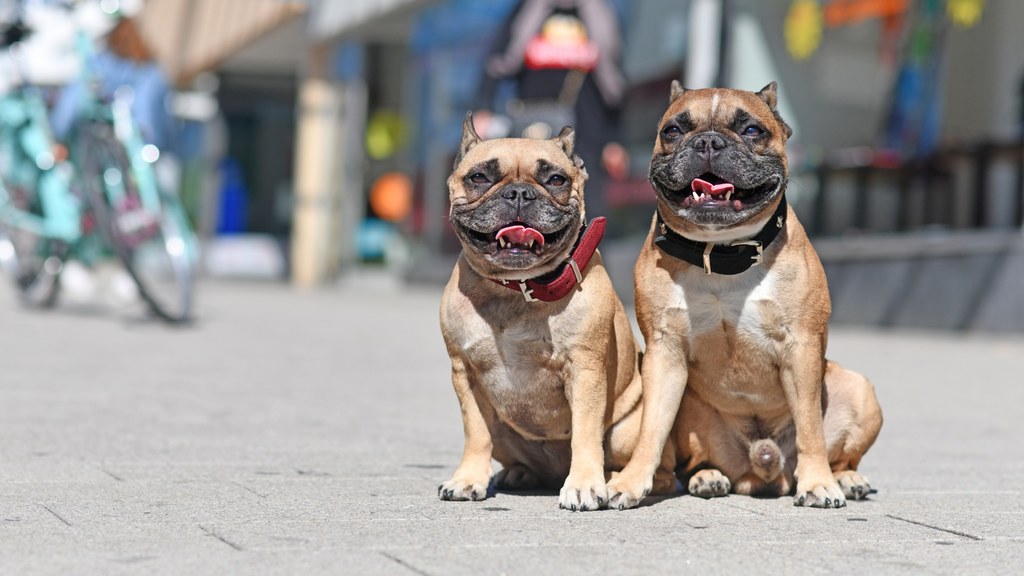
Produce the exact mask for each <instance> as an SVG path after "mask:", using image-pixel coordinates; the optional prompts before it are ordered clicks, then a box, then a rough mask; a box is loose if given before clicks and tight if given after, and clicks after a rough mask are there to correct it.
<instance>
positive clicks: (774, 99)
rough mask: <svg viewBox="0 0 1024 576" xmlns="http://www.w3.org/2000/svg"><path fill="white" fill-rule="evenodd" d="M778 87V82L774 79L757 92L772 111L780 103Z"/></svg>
mask: <svg viewBox="0 0 1024 576" xmlns="http://www.w3.org/2000/svg"><path fill="white" fill-rule="evenodd" d="M778 88H779V85H778V83H776V82H774V81H772V82H769V83H768V85H767V86H765V87H764V88H761V90H760V91H759V92H758V93H757V97H758V98H760V99H761V100H764V103H765V104H767V105H768V108H769V109H771V111H772V112H774V111H775V109H776V107H777V105H778Z"/></svg>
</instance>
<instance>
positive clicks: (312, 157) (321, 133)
mask: <svg viewBox="0 0 1024 576" xmlns="http://www.w3.org/2000/svg"><path fill="white" fill-rule="evenodd" d="M317 50H325V49H324V48H319V49H314V54H313V60H314V61H317V60H320V59H321V58H322V57H323V56H324V55H323V54H319V53H317ZM322 72H323V68H322V67H321V68H320V69H319V70H318V69H317V67H316V66H315V65H314V66H313V70H311V73H310V74H309V75H307V77H306V78H305V79H304V80H302V82H301V85H300V87H299V109H298V119H297V124H298V125H297V130H296V139H295V140H296V142H295V208H294V217H293V218H294V220H293V225H292V253H291V261H292V282H293V283H294V284H296V285H298V286H304V287H309V286H315V285H317V284H321V283H323V282H324V281H326V280H329V279H330V278H332V277H333V276H334V275H335V274H336V273H337V271H338V260H339V253H338V241H337V239H338V228H339V226H340V221H341V213H340V206H341V202H340V194H341V187H340V185H339V182H340V181H341V166H342V162H341V153H342V150H341V139H342V138H341V115H342V105H343V91H342V87H341V85H340V84H338V83H336V82H332V81H331V80H329V79H327V78H326V77H325V75H324V74H323V73H322Z"/></svg>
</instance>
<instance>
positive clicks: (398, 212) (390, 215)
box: [370, 172, 412, 222]
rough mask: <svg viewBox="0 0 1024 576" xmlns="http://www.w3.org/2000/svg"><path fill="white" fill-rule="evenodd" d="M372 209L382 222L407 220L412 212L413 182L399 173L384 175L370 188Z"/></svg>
mask: <svg viewBox="0 0 1024 576" xmlns="http://www.w3.org/2000/svg"><path fill="white" fill-rule="evenodd" d="M370 208H371V209H372V210H373V212H374V214H376V215H377V217H379V218H380V219H382V220H387V221H389V222H398V221H399V220H403V219H405V217H406V216H408V215H409V212H410V211H412V180H410V179H409V177H408V176H406V175H405V174H402V173H399V172H388V173H387V174H382V175H381V176H380V177H379V178H377V180H376V181H375V182H374V183H373V186H372V187H371V188H370Z"/></svg>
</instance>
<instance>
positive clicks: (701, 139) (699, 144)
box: [690, 132, 727, 150]
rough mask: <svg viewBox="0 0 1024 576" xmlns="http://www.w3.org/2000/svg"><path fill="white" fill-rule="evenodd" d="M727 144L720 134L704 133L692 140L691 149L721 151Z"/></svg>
mask: <svg viewBox="0 0 1024 576" xmlns="http://www.w3.org/2000/svg"><path fill="white" fill-rule="evenodd" d="M726 145H727V142H726V141H725V138H723V137H722V135H721V134H719V133H718V132H702V133H700V134H697V135H696V136H694V137H693V139H692V140H690V147H691V148H693V149H694V150H708V149H711V150H721V149H722V148H725V147H726Z"/></svg>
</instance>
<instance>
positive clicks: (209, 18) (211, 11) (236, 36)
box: [138, 0, 307, 86]
mask: <svg viewBox="0 0 1024 576" xmlns="http://www.w3.org/2000/svg"><path fill="white" fill-rule="evenodd" d="M306 9H307V7H306V4H305V2H300V1H288V0H147V1H146V4H145V7H144V8H143V11H142V12H141V13H140V14H139V16H138V21H139V23H140V25H141V29H142V33H143V34H144V35H145V37H146V40H147V41H148V43H149V45H150V48H151V49H152V50H153V52H154V53H155V54H156V56H157V59H159V60H160V63H161V65H162V67H163V68H164V70H165V72H166V73H167V75H168V77H170V78H172V79H173V82H174V84H176V85H179V86H180V85H183V84H187V83H188V82H189V81H190V80H191V79H192V78H193V77H195V75H196V74H198V73H200V72H202V71H204V70H209V69H211V68H214V67H216V66H217V65H218V64H220V63H221V62H223V61H224V60H225V59H227V58H228V57H230V56H231V55H232V54H234V53H235V52H237V51H239V50H241V49H242V48H244V47H245V46H247V45H248V44H250V43H251V42H253V41H254V40H256V39H257V38H259V37H261V36H263V35H264V34H266V33H267V32H269V31H271V30H273V29H274V28H276V27H278V26H280V25H282V24H284V23H286V22H288V21H290V20H292V19H294V18H298V17H299V16H301V15H303V14H304V13H305V12H306Z"/></svg>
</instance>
